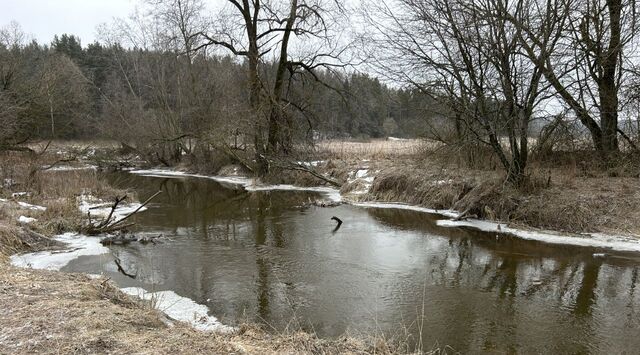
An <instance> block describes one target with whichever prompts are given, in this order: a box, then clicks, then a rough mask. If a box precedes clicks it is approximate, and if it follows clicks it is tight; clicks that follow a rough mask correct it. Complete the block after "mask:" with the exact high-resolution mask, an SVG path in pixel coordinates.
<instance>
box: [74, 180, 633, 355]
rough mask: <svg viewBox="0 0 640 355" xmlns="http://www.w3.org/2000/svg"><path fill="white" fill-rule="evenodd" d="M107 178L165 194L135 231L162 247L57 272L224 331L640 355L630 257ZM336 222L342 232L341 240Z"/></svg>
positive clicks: (125, 250) (291, 196)
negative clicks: (168, 306) (241, 328)
mask: <svg viewBox="0 0 640 355" xmlns="http://www.w3.org/2000/svg"><path fill="white" fill-rule="evenodd" d="M108 178H109V180H110V182H111V183H112V184H113V185H114V186H117V187H121V188H129V189H132V190H135V191H136V193H137V195H138V197H139V199H140V200H144V199H145V198H146V197H148V196H151V195H152V194H153V193H155V192H156V191H158V190H162V191H163V193H162V194H161V195H159V196H158V197H157V198H156V199H154V200H153V202H152V204H150V205H149V209H148V210H147V211H144V212H142V213H140V214H138V215H137V216H136V217H135V218H134V222H135V223H136V226H135V228H136V231H137V232H138V233H141V234H145V233H146V234H150V235H159V234H162V236H163V237H162V238H161V241H162V242H161V243H157V244H147V245H142V244H139V243H133V244H130V245H127V246H113V247H111V248H110V250H111V254H107V255H100V256H82V257H80V258H78V259H76V260H74V261H72V262H71V263H70V264H69V265H67V266H66V267H65V268H64V269H63V270H66V271H78V272H88V273H103V274H105V275H106V276H108V277H110V278H111V279H113V280H115V281H116V282H117V283H118V284H119V285H120V286H122V287H129V286H139V287H143V288H145V289H147V290H149V291H162V290H173V291H175V292H176V293H178V294H179V295H181V296H184V297H189V298H191V299H193V300H194V301H196V302H197V303H200V304H203V305H206V306H208V307H209V309H210V312H211V314H212V315H214V316H216V317H218V318H219V319H220V320H221V321H223V322H224V323H227V324H231V325H233V324H238V323H239V322H242V321H251V322H258V323H262V324H265V325H266V326H267V327H268V328H273V329H275V330H277V331H282V330H285V329H294V330H295V329H304V330H307V331H312V332H315V333H316V334H318V336H320V337H335V336H340V335H342V334H345V333H346V334H350V335H354V336H362V335H372V334H375V335H384V336H385V337H386V338H388V339H395V340H400V341H404V342H407V343H409V344H410V345H411V346H412V347H416V348H421V349H423V350H430V349H434V348H444V347H445V346H448V347H450V348H451V349H455V350H456V351H460V352H463V353H469V352H473V353H477V352H498V353H505V352H507V353H623V352H626V353H637V352H638V351H640V337H639V336H638V334H640V312H639V311H640V290H638V288H639V287H640V281H639V280H638V271H639V270H638V268H639V266H640V258H639V257H638V256H637V255H633V254H626V255H625V254H616V253H611V252H607V255H606V256H604V257H602V256H599V255H598V254H596V256H594V253H600V252H602V251H601V250H595V249H592V248H585V247H569V246H558V245H546V244H544V243H540V242H532V241H524V240H520V239H517V238H514V237H511V236H508V235H496V234H495V233H484V232H478V231H474V230H471V229H468V228H446V227H440V226H437V225H436V221H437V220H438V219H442V218H443V217H441V216H437V215H431V214H427V213H421V212H415V211H410V210H399V209H377V208H363V207H355V206H350V205H341V206H338V207H316V206H309V203H308V202H309V201H310V200H314V199H316V198H321V196H320V195H318V194H317V193H312V192H300V191H255V192H246V191H244V190H243V189H242V188H239V187H238V186H233V185H225V184H220V183H217V182H215V181H213V180H208V179H198V178H184V177H183V178H163V177H145V176H137V175H133V174H126V173H118V174H113V175H109V176H108ZM333 216H337V217H339V218H340V219H342V220H343V221H344V223H343V224H342V226H341V228H340V229H338V230H337V231H334V227H335V225H336V223H335V222H334V221H333V220H331V217H333ZM115 258H118V260H120V264H121V266H122V268H123V269H124V270H125V271H126V273H127V274H129V276H126V275H125V274H123V273H121V272H119V271H118V268H117V266H116V264H115V262H114V260H115Z"/></svg>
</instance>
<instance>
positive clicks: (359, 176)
mask: <svg viewBox="0 0 640 355" xmlns="http://www.w3.org/2000/svg"><path fill="white" fill-rule="evenodd" d="M374 179H375V176H369V169H368V168H367V169H358V170H356V171H352V172H351V173H349V177H348V178H347V183H349V184H352V183H354V182H356V181H360V182H362V187H361V188H359V189H357V190H352V191H351V192H350V194H352V195H364V194H366V193H368V192H369V190H371V185H373V180H374Z"/></svg>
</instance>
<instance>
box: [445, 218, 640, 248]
mask: <svg viewBox="0 0 640 355" xmlns="http://www.w3.org/2000/svg"><path fill="white" fill-rule="evenodd" d="M436 223H437V224H438V225H439V226H442V227H471V228H475V229H479V230H481V231H485V232H495V233H507V234H512V235H515V236H516V237H519V238H522V239H526V240H535V241H539V242H544V243H550V244H563V245H576V246H583V247H592V248H602V249H612V250H617V251H632V252H640V239H637V238H633V237H625V236H616V235H606V234H600V233H593V234H582V235H580V234H576V235H562V234H559V233H554V232H546V231H533V230H524V229H517V228H512V227H509V226H507V225H506V224H504V223H496V222H489V221H481V220H477V219H468V220H464V221H452V220H439V221H437V222H436Z"/></svg>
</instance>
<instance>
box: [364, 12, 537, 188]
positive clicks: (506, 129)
mask: <svg viewBox="0 0 640 355" xmlns="http://www.w3.org/2000/svg"><path fill="white" fill-rule="evenodd" d="M370 6H371V8H370V9H372V10H370V11H369V12H368V13H367V19H368V21H369V24H370V25H371V28H374V29H375V33H374V37H373V42H372V43H373V48H374V51H376V53H373V54H372V56H373V57H374V58H376V60H375V63H376V64H377V65H376V67H377V69H378V70H380V71H382V72H384V73H385V74H386V75H387V76H390V77H391V78H393V79H395V80H401V81H402V82H404V83H406V84H409V85H412V86H415V87H417V88H419V89H420V90H421V91H422V92H424V93H427V94H429V95H431V96H432V97H433V98H434V99H435V100H437V101H439V102H441V104H442V105H443V106H444V107H445V108H446V110H447V111H448V112H449V113H450V114H451V115H452V116H453V117H452V119H455V120H456V122H457V123H456V128H457V130H458V132H459V134H460V135H461V136H464V137H465V138H467V139H468V138H469V137H470V138H471V139H473V140H474V141H476V142H480V143H482V144H485V145H487V146H489V147H490V148H491V149H492V150H493V152H494V153H495V154H496V156H497V157H498V159H499V160H500V162H501V163H502V165H503V167H504V168H505V170H506V171H507V179H508V180H509V181H511V182H514V183H518V182H520V181H522V178H523V177H524V176H525V175H524V174H525V168H526V165H527V158H528V152H529V146H528V133H529V132H528V128H529V123H530V122H531V120H532V119H533V118H534V116H535V114H536V113H537V112H536V110H538V109H539V107H540V103H541V102H542V101H544V100H545V99H546V98H547V97H546V95H545V92H546V90H547V87H546V86H545V85H544V84H542V83H541V77H542V71H541V70H540V69H539V68H537V67H535V66H534V65H532V64H531V62H530V61H529V59H528V58H527V56H525V55H524V54H523V49H522V45H521V43H520V41H519V29H518V28H517V27H516V26H514V25H512V24H511V23H509V21H508V20H507V17H514V18H519V19H520V18H526V17H528V16H529V13H528V11H527V10H528V8H527V2H525V1H519V2H517V3H513V4H511V3H509V2H508V1H506V0H488V1H473V2H467V1H462V0H454V1H446V0H421V1H413V0H399V1H394V2H377V5H376V4H371V5H370ZM374 11H375V13H374ZM507 14H509V15H508V16H507ZM368 40H369V41H371V39H370V38H369V39H368Z"/></svg>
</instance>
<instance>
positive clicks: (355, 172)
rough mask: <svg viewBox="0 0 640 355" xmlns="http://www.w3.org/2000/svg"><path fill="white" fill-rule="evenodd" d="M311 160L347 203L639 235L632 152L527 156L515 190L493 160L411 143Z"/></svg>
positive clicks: (344, 150)
mask: <svg viewBox="0 0 640 355" xmlns="http://www.w3.org/2000/svg"><path fill="white" fill-rule="evenodd" d="M312 160H313V161H310V162H308V163H307V164H308V166H309V168H312V169H314V170H316V171H317V172H318V173H320V174H323V175H325V176H327V177H331V178H332V179H335V180H338V181H341V182H342V183H343V185H342V187H341V189H340V191H341V193H342V196H343V197H344V198H346V199H348V200H350V201H357V202H365V201H366V202H392V203H405V204H410V205H415V206H420V207H425V208H430V209H435V210H452V211H456V212H458V213H459V214H461V215H462V217H465V218H467V217H469V218H473V219H478V220H487V221H493V222H499V223H503V224H508V225H509V226H511V227H515V228H519V229H540V230H550V231H557V232H564V233H573V234H596V235H597V234H607V235H616V236H623V237H625V238H637V239H640V172H639V171H640V168H639V166H640V159H637V157H634V156H629V157H625V159H623V160H621V161H620V162H619V164H618V165H615V166H613V167H610V168H608V169H602V168H599V167H597V165H596V163H594V160H595V157H593V156H592V155H591V154H589V152H576V153H556V154H555V155H554V156H553V157H551V158H545V159H543V158H539V159H537V160H534V161H532V162H531V163H530V164H531V170H530V171H531V173H530V175H529V176H528V177H527V179H526V181H525V182H524V183H523V185H522V186H519V187H514V186H512V185H510V184H507V183H506V182H505V180H504V173H503V172H502V170H501V169H500V168H499V167H496V166H495V165H494V166H491V165H490V164H487V166H486V167H485V168H483V169H479V168H476V169H470V168H467V167H465V164H462V163H460V162H459V158H456V157H455V156H450V155H448V154H446V152H442V151H439V150H438V149H436V148H434V147H433V144H430V143H420V142H418V141H415V140H407V141H388V142H387V144H383V143H381V142H379V141H374V142H370V143H354V142H329V143H324V144H320V145H319V147H318V153H317V155H315V156H314V157H313V158H312ZM269 182H270V183H284V182H288V183H296V184H302V185H313V184H318V183H321V181H320V180H318V179H314V178H313V177H310V176H309V174H306V173H301V172H290V173H288V174H281V173H278V174H276V175H275V176H272V177H271V180H270V181H269Z"/></svg>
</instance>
